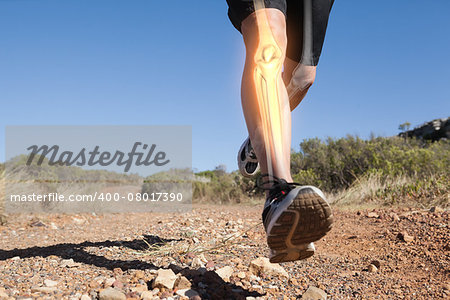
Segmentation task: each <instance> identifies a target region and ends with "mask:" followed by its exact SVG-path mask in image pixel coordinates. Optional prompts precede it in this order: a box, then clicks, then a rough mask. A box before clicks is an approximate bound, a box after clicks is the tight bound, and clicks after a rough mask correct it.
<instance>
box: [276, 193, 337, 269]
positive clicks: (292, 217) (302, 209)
mask: <svg viewBox="0 0 450 300" xmlns="http://www.w3.org/2000/svg"><path fill="white" fill-rule="evenodd" d="M298 189H299V191H298V194H297V196H296V197H295V198H294V199H293V200H291V201H288V203H286V204H285V205H284V206H285V207H283V205H280V207H279V208H278V209H279V212H278V213H275V215H274V221H272V222H271V223H270V224H269V226H268V234H267V244H268V245H269V248H270V249H272V251H273V252H274V253H275V254H274V255H273V256H272V257H271V258H270V262H272V263H279V262H286V261H294V260H301V259H306V258H308V257H311V256H312V255H313V254H314V249H309V248H308V244H309V243H312V242H315V241H317V240H319V239H321V238H322V237H323V236H325V235H326V234H327V232H328V231H330V230H331V225H332V223H333V215H332V213H331V207H330V205H329V204H328V202H327V201H326V200H325V197H324V196H323V193H322V192H321V191H320V190H319V189H317V188H315V187H312V186H305V187H301V188H298ZM276 215H279V216H276Z"/></svg>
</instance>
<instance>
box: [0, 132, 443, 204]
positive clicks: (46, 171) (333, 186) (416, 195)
mask: <svg viewBox="0 0 450 300" xmlns="http://www.w3.org/2000/svg"><path fill="white" fill-rule="evenodd" d="M24 159H25V157H18V158H16V160H15V162H14V163H13V166H14V167H13V170H15V171H14V172H13V173H14V174H18V175H20V176H23V175H25V176H27V175H29V174H24V172H35V173H33V176H31V177H28V178H35V179H36V178H37V179H39V178H45V179H46V180H48V179H52V178H54V179H58V178H60V179H61V178H63V179H64V180H66V181H69V182H70V181H71V180H75V179H76V180H80V179H83V180H85V181H86V182H89V181H91V182H92V181H94V182H104V183H105V185H108V184H117V183H119V184H131V185H136V186H142V189H141V190H142V191H143V192H145V191H147V190H148V189H151V187H152V184H154V182H155V181H163V182H164V181H170V180H171V179H172V178H176V179H177V180H182V181H183V182H192V192H193V199H194V202H209V203H210V202H212V203H243V202H255V203H262V201H261V199H262V198H263V197H264V192H263V191H262V190H261V189H260V188H258V187H257V186H256V179H247V178H244V177H242V176H241V175H240V174H239V172H238V171H234V172H231V173H229V172H226V169H225V167H224V166H218V167H217V168H216V169H214V170H209V171H202V172H198V173H195V174H193V173H192V172H191V171H189V170H171V171H169V172H161V173H158V174H154V175H152V176H149V177H147V178H145V179H143V178H142V177H140V176H138V175H136V174H131V175H124V174H119V173H115V172H109V171H101V170H92V171H86V170H83V169H81V168H78V167H56V168H55V167H49V166H46V167H43V168H42V167H40V168H28V169H24V166H23V165H24ZM449 166H450V141H449V140H447V139H443V140H440V141H436V142H429V141H423V140H417V139H411V138H402V137H387V138H384V137H372V138H370V139H368V140H364V139H361V138H358V137H355V136H350V135H349V136H347V137H345V138H339V139H332V138H329V139H327V140H320V139H308V140H304V141H303V142H302V143H301V144H300V151H299V152H292V154H291V170H292V174H293V178H294V181H295V182H298V183H300V184H302V185H315V186H318V187H319V188H321V189H322V190H323V191H324V192H326V193H327V194H328V196H329V198H330V199H331V200H332V201H333V202H334V203H335V204H336V205H355V204H356V205H363V204H371V203H372V204H374V205H411V206H424V207H427V206H431V205H440V206H443V207H448V206H449V190H450V184H449V181H450V180H449V179H450V176H449V175H450V167H449ZM21 174H22V175H21ZM0 183H1V184H5V183H6V181H5V166H4V164H0ZM81 184H82V183H81ZM48 185H49V187H48V191H52V183H51V182H50V183H49V184H48ZM69 188H70V187H69ZM73 188H75V187H73ZM0 194H1V193H0Z"/></svg>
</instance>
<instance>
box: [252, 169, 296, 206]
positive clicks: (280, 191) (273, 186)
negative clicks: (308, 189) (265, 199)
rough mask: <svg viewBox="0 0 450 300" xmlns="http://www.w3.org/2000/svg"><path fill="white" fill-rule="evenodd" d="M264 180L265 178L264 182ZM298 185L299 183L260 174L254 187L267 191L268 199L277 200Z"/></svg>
mask: <svg viewBox="0 0 450 300" xmlns="http://www.w3.org/2000/svg"><path fill="white" fill-rule="evenodd" d="M264 178H266V180H265V181H264ZM267 185H268V186H267ZM299 185H300V183H297V182H287V181H286V180H284V179H282V178H278V177H276V176H274V175H270V174H262V175H261V177H259V178H258V179H257V180H256V186H258V187H259V188H261V189H263V190H268V191H269V198H270V199H273V200H277V199H278V198H279V197H280V196H281V195H286V194H287V193H289V192H290V191H291V190H292V189H293V188H295V187H296V186H299Z"/></svg>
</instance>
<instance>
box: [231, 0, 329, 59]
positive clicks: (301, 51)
mask: <svg viewBox="0 0 450 300" xmlns="http://www.w3.org/2000/svg"><path fill="white" fill-rule="evenodd" d="M333 2H334V0H265V1H264V3H265V7H266V8H276V9H279V10H280V11H281V12H282V13H283V14H284V15H285V16H286V30H287V39H288V43H287V50H286V56H287V57H288V58H290V59H292V60H294V61H297V62H300V63H302V64H304V65H307V66H317V64H318V62H319V57H320V53H321V52H322V46H323V41H324V39H325V32H326V30H327V24H328V17H329V16H330V11H331V7H332V6H333ZM227 3H228V17H229V18H230V20H231V23H233V25H234V27H236V29H237V30H239V31H241V23H242V21H243V20H244V19H245V18H247V17H248V16H249V15H250V14H251V13H253V12H254V11H255V8H254V6H253V0H227Z"/></svg>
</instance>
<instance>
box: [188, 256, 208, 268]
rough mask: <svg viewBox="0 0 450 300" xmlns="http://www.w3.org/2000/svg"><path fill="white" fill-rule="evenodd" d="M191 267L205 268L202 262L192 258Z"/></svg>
mask: <svg viewBox="0 0 450 300" xmlns="http://www.w3.org/2000/svg"><path fill="white" fill-rule="evenodd" d="M191 267H192V268H194V269H198V268H203V267H205V265H204V264H203V262H202V261H201V259H200V258H198V257H194V258H193V259H192V263H191Z"/></svg>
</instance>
